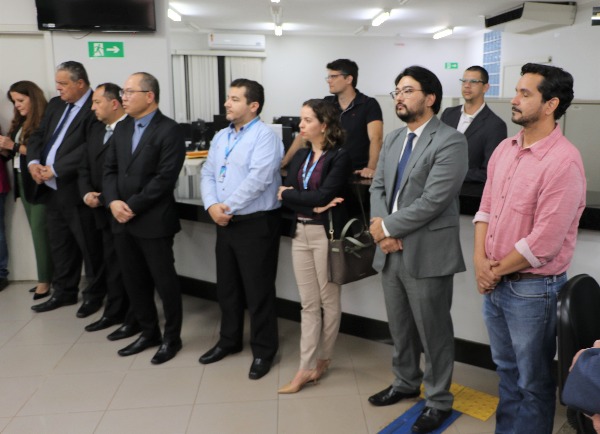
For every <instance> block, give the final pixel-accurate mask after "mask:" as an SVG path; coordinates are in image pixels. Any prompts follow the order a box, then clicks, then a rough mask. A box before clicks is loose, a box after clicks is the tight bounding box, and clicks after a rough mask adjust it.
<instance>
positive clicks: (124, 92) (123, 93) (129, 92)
mask: <svg viewBox="0 0 600 434" xmlns="http://www.w3.org/2000/svg"><path fill="white" fill-rule="evenodd" d="M136 92H143V93H146V92H150V91H149V90H133V89H125V90H120V91H119V96H120V97H121V98H123V97H124V96H126V97H127V98H129V97H130V96H131V95H133V94H134V93H136Z"/></svg>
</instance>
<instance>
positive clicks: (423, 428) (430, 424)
mask: <svg viewBox="0 0 600 434" xmlns="http://www.w3.org/2000/svg"><path fill="white" fill-rule="evenodd" d="M451 414H452V410H439V409H437V408H433V407H425V408H424V409H423V411H422V412H421V415H420V416H419V417H418V418H417V420H416V422H415V424H414V425H413V426H412V432H417V433H421V434H422V433H428V432H431V431H434V430H436V429H438V428H439V427H440V426H441V425H442V424H443V423H444V421H445V420H446V419H448V418H449V417H450V415H451Z"/></svg>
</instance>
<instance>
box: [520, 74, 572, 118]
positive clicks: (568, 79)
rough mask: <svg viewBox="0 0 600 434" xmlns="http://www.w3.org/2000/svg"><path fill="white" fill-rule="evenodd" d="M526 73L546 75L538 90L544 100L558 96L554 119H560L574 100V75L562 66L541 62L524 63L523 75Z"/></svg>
mask: <svg viewBox="0 0 600 434" xmlns="http://www.w3.org/2000/svg"><path fill="white" fill-rule="evenodd" d="M525 74H539V75H541V76H542V77H544V79H543V80H542V81H541V82H540V84H539V86H538V90H539V91H540V93H541V94H542V101H543V102H546V101H550V100H551V99H552V98H558V107H556V110H554V120H558V119H560V118H561V116H562V115H564V114H565V112H566V111H567V109H568V108H569V106H570V105H571V101H573V76H572V75H571V74H569V73H568V72H567V71H565V70H564V69H562V68H558V67H556V66H550V65H540V64H539V63H526V64H525V65H523V67H522V68H521V75H525Z"/></svg>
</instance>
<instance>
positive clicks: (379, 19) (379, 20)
mask: <svg viewBox="0 0 600 434" xmlns="http://www.w3.org/2000/svg"><path fill="white" fill-rule="evenodd" d="M389 17H390V11H382V12H381V13H380V14H379V15H377V16H376V17H375V18H373V21H371V25H372V26H373V27H377V26H380V25H382V24H383V23H385V22H386V21H387V20H388V18H389Z"/></svg>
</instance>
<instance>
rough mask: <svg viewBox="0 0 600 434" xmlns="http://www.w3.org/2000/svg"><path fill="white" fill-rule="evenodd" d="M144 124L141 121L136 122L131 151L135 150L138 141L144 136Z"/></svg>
mask: <svg viewBox="0 0 600 434" xmlns="http://www.w3.org/2000/svg"><path fill="white" fill-rule="evenodd" d="M142 127H143V125H142V124H141V123H139V124H135V129H134V130H133V137H132V138H131V153H132V154H133V153H134V152H135V148H137V145H138V143H140V139H141V138H142V133H143V132H144V130H142Z"/></svg>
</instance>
